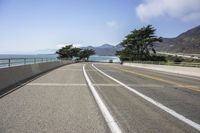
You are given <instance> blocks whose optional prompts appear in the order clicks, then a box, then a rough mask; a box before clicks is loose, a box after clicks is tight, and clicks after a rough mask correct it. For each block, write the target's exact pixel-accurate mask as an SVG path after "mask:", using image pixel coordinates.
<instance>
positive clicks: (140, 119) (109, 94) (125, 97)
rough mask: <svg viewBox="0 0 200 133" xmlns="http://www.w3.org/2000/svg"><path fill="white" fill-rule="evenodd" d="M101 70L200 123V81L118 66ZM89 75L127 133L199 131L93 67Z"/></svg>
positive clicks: (101, 65)
mask: <svg viewBox="0 0 200 133" xmlns="http://www.w3.org/2000/svg"><path fill="white" fill-rule="evenodd" d="M95 66H96V67H97V68H99V69H100V70H102V71H103V72H105V73H106V74H108V75H110V76H112V77H114V78H115V79H117V80H119V81H121V82H123V83H125V84H126V85H128V86H130V87H132V88H134V89H135V90H137V91H139V92H141V93H142V94H145V95H146V96H148V97H150V98H152V99H154V100H156V101H158V102H160V103H162V104H163V105H165V106H167V107H168V108H170V109H173V110H174V111H176V112H177V113H179V114H181V115H183V116H185V117H186V118H188V119H190V120H192V121H194V122H196V123H200V115H199V114H200V102H199V101H200V92H199V89H200V80H199V79H197V78H196V77H194V78H193V77H189V78H187V77H186V76H182V75H175V74H169V73H162V72H158V71H153V70H146V69H140V68H133V67H126V66H121V65H114V64H95ZM86 68H87V69H86V70H88V71H87V73H88V75H89V77H90V79H91V81H92V82H93V84H94V86H95V88H96V89H97V91H98V93H99V94H100V96H101V97H102V99H103V101H104V102H105V104H106V105H107V107H108V109H109V110H110V112H111V113H112V115H113V117H114V118H115V119H116V121H117V122H118V123H119V126H120V127H121V129H122V130H123V132H141V133H144V132H162V133H163V132H166V133H171V132H176V133H178V132H180V133H181V132H190V133H191V132H198V131H197V130H196V129H194V128H193V127H191V126H189V125H187V124H185V123H184V122H182V121H180V120H178V119H177V118H175V117H173V116H172V115H170V114H168V113H167V112H165V111H163V110H161V109H159V108H158V107H156V106H155V105H153V104H151V103H149V102H148V101H146V100H144V99H143V98H141V97H140V96H138V95H136V94H134V93H132V92H130V91H129V90H127V89H126V88H125V87H123V86H121V85H119V84H117V83H116V82H115V81H113V80H111V79H109V78H108V77H106V76H104V75H102V74H101V73H99V72H98V71H96V69H94V68H93V67H92V66H91V64H88V65H87V67H86Z"/></svg>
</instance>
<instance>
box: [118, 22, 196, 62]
mask: <svg viewBox="0 0 200 133" xmlns="http://www.w3.org/2000/svg"><path fill="white" fill-rule="evenodd" d="M155 31H156V29H155V28H154V27H153V26H152V25H147V26H144V27H142V28H140V29H135V30H133V31H131V32H130V34H128V35H127V36H125V39H124V40H123V41H122V42H121V43H120V45H121V46H122V47H123V48H122V50H121V51H117V52H116V55H117V56H119V58H120V59H121V60H122V61H142V62H153V63H155V64H156V63H160V64H181V63H184V62H188V63H199V62H200V60H198V59H189V58H183V57H178V56H171V55H162V54H157V53H156V50H155V44H156V43H158V42H162V38H161V37H157V36H156V35H155Z"/></svg>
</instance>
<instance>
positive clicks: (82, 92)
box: [0, 63, 200, 133]
mask: <svg viewBox="0 0 200 133" xmlns="http://www.w3.org/2000/svg"><path fill="white" fill-rule="evenodd" d="M95 66H96V67H97V68H98V69H100V70H101V71H103V72H104V73H106V74H108V75H110V76H111V77H113V78H115V79H117V80H119V81H120V82H122V83H124V84H126V85H128V86H129V87H132V88H134V89H135V90H137V91H138V92H140V93H142V94H144V95H146V96H148V97H150V98H152V99H154V100H156V101H158V102H160V103H162V104H163V105H165V106H166V107H168V108H170V109H172V110H174V111H176V112H177V113H179V114H181V115H183V116H185V117H186V118H188V119H190V120H191V121H193V122H195V123H200V102H199V101H200V79H198V78H196V77H187V76H184V75H176V74H170V73H166V72H158V71H154V70H147V69H141V68H133V67H127V66H122V65H118V64H99V63H98V64H95ZM82 68H83V64H82V63H77V64H71V65H66V66H64V67H60V68H58V69H55V70H53V71H51V72H49V73H47V74H44V75H41V76H40V77H38V78H36V79H34V80H33V81H31V82H29V83H27V84H25V85H24V86H22V87H20V88H18V89H17V90H15V91H13V92H12V93H10V94H8V95H5V96H4V97H2V98H1V99H0V133H10V132H13V133H24V132H28V133H29V132H33V133H35V132H52V133H54V132H61V133H66V132H68V133H94V132H96V133H104V132H105V133H108V132H111V130H110V129H109V124H108V123H106V120H105V119H104V115H103V114H102V112H101V111H100V109H99V107H98V105H97V102H96V101H95V98H94V97H93V94H92V93H91V91H90V89H89V87H88V85H87V82H86V80H85V77H84V75H83V70H82ZM85 70H86V73H87V75H88V76H89V79H90V80H91V82H92V85H93V86H94V87H95V89H96V91H97V93H98V94H99V96H100V97H101V99H102V101H103V103H104V104H105V105H106V107H107V109H108V110H109V112H110V114H111V115H112V117H113V118H114V120H115V121H116V123H117V125H118V126H119V128H120V129H121V130H122V132H125V133H134V132H136V133H149V132H150V133H172V132H173V133H198V132H199V131H198V130H196V129H195V128H193V127H192V126H190V125H188V124H186V123H184V122H183V121H181V120H179V119H177V118H176V117H174V116H172V115H171V114H169V113H167V112H166V111H164V110H162V109H160V108H158V107H157V106H155V105H153V104H152V103H150V102H149V101H147V100H145V99H144V98H142V97H141V96H138V95H137V94H135V93H133V92H131V91H130V90H128V89H127V88H125V87H124V86H122V85H120V84H119V83H117V82H115V81H113V80H111V79H110V78H108V77H106V76H105V75H103V74H102V73H100V72H99V71H97V69H95V68H94V67H92V64H91V63H87V64H86V66H85Z"/></svg>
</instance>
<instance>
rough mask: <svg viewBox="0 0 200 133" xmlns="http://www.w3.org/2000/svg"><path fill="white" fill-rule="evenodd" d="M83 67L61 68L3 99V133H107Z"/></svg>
mask: <svg viewBox="0 0 200 133" xmlns="http://www.w3.org/2000/svg"><path fill="white" fill-rule="evenodd" d="M82 66H83V64H72V65H67V66H64V67H61V68H59V69H56V70H54V71H51V72H49V73H48V74H46V75H43V76H41V77H39V78H37V79H36V80H34V81H32V82H30V83H28V84H26V85H25V86H23V87H21V88H19V89H18V90H16V91H14V92H12V93H10V94H8V95H6V96H4V97H2V98H1V99H0V133H40V132H47V133H50V132H52V133H78V132H82V133H95V132H96V133H104V132H109V128H108V127H107V125H106V124H105V122H104V118H103V117H102V115H101V112H100V111H99V109H98V107H97V105H96V103H95V101H94V99H93V96H92V95H91V93H90V91H89V89H88V87H87V84H86V82H85V78H84V76H83V72H82Z"/></svg>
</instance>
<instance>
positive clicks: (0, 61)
mask: <svg viewBox="0 0 200 133" xmlns="http://www.w3.org/2000/svg"><path fill="white" fill-rule="evenodd" d="M53 61H59V59H56V58H0V68H5V67H12V66H19V65H26V64H36V63H42V62H53Z"/></svg>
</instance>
